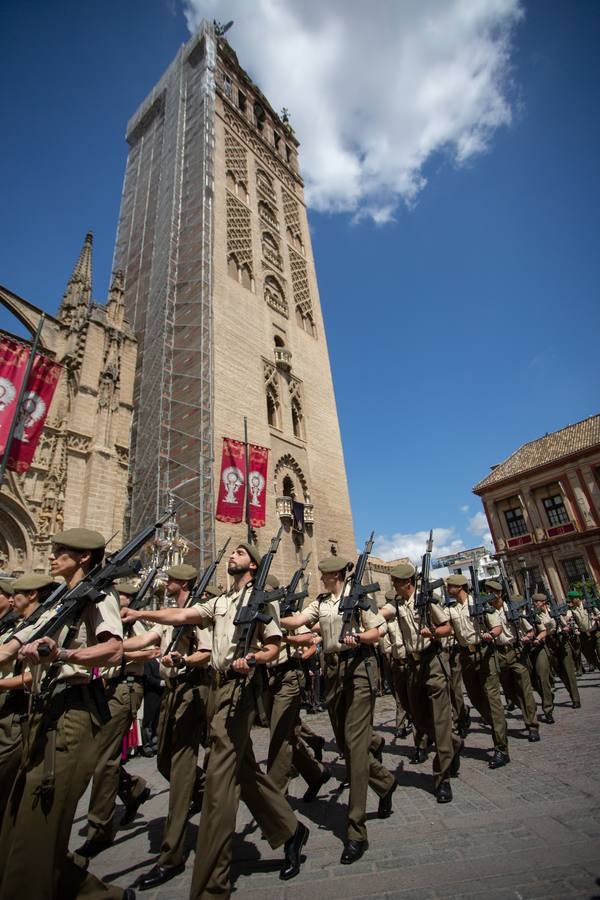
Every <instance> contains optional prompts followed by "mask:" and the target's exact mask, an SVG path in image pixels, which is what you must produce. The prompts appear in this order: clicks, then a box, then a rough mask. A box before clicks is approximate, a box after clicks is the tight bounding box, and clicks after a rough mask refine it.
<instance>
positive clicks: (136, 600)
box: [116, 566, 158, 609]
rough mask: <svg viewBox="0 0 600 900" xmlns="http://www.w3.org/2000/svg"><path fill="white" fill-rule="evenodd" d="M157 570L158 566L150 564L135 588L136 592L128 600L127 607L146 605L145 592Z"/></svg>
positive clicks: (135, 607)
mask: <svg viewBox="0 0 600 900" xmlns="http://www.w3.org/2000/svg"><path fill="white" fill-rule="evenodd" d="M157 572H158V566H152V568H151V569H150V571H149V572H148V574H147V575H146V577H145V578H144V580H143V582H142V583H141V585H140V586H139V588H138V589H137V591H136V593H135V594H134V595H133V597H132V598H131V600H130V601H129V609H143V608H144V606H145V605H146V594H147V593H148V591H149V590H150V588H151V587H152V582H153V581H154V579H155V578H156V574H157ZM116 588H117V591H118V590H119V586H118V585H117V586H116Z"/></svg>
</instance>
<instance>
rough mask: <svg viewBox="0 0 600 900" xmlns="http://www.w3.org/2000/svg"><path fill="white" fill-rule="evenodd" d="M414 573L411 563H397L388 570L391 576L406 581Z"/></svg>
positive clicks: (415, 571)
mask: <svg viewBox="0 0 600 900" xmlns="http://www.w3.org/2000/svg"><path fill="white" fill-rule="evenodd" d="M416 574H417V570H416V569H415V567H414V566H413V564H412V563H399V564H398V565H397V566H394V568H393V569H391V570H390V575H391V576H392V578H400V579H401V580H402V581H406V580H407V579H408V578H413V576H414V575H416Z"/></svg>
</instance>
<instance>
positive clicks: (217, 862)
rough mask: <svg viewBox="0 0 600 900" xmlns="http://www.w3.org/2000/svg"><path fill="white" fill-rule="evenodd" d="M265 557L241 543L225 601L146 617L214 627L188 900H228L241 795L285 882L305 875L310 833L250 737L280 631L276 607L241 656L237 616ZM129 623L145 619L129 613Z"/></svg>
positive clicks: (233, 556)
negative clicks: (279, 850)
mask: <svg viewBox="0 0 600 900" xmlns="http://www.w3.org/2000/svg"><path fill="white" fill-rule="evenodd" d="M260 560H261V557H260V555H259V553H258V551H257V549H256V547H254V546H253V545H252V544H238V545H237V547H236V548H235V550H234V551H233V552H232V554H231V556H230V557H229V562H228V567H227V571H228V573H229V575H231V576H232V578H233V587H232V588H231V589H230V590H229V591H227V592H226V593H224V594H221V595H220V596H219V597H216V598H214V599H211V600H208V601H205V602H203V603H198V604H196V605H194V606H190V607H187V608H186V609H162V610H158V611H157V612H152V613H145V615H146V617H147V618H148V619H149V620H150V621H152V622H157V623H162V624H167V623H171V624H173V625H183V624H188V625H190V624H200V625H204V626H211V627H212V656H211V666H212V671H213V677H212V693H211V711H212V715H211V718H210V735H209V747H210V753H209V759H208V767H207V772H206V783H205V789H204V801H203V806H202V815H201V817H200V826H199V828H198V843H197V850H196V859H195V863H194V874H193V878H192V887H191V893H190V897H191V898H192V900H199V898H209V897H211V896H214V895H215V894H221V895H223V896H226V897H228V896H229V894H230V892H231V887H230V881H229V868H230V865H231V844H232V839H233V834H234V832H235V819H236V813H237V806H238V803H239V796H240V792H241V795H242V797H243V799H244V802H245V803H246V805H247V806H248V807H249V808H250V809H251V811H252V813H253V815H254V817H255V819H256V820H257V822H258V824H259V826H260V827H261V829H262V831H263V834H264V835H265V837H266V838H267V840H268V841H269V843H270V845H271V847H273V848H275V847H279V846H281V845H282V844H283V845H284V851H285V861H284V864H283V866H282V868H281V870H280V872H279V877H280V878H281V879H282V880H284V881H287V880H288V879H290V878H293V877H294V876H295V875H297V874H298V872H299V871H300V853H301V850H302V847H303V846H304V844H305V843H306V841H307V839H308V828H307V827H306V826H305V825H303V824H302V823H301V822H298V821H297V819H296V817H295V816H294V814H293V812H292V810H291V808H290V806H289V804H288V802H287V801H286V799H285V798H284V796H283V794H282V793H281V791H280V790H279V789H278V788H276V787H275V785H274V784H273V781H272V780H271V779H270V778H269V776H268V775H265V774H263V773H262V772H261V770H260V769H259V767H258V765H257V764H256V760H255V758H254V751H253V749H252V741H251V738H250V731H251V728H252V725H253V723H254V721H255V718H256V697H257V694H260V693H261V691H262V687H263V686H262V679H261V673H260V669H259V666H260V664H262V663H267V662H271V661H273V660H274V659H275V658H276V657H277V655H278V652H279V646H280V642H281V629H280V628H279V624H278V620H279V614H278V610H277V608H276V606H275V604H267V606H266V608H265V614H266V615H268V616H271V617H272V619H271V621H269V622H268V623H266V624H263V623H260V624H259V625H258V628H257V633H256V635H255V640H254V643H253V645H252V647H251V650H250V652H249V653H248V654H247V655H246V656H244V657H241V658H238V657H237V656H236V652H237V644H238V628H237V626H234V624H233V622H234V618H235V617H236V614H237V612H238V608H239V607H240V606H242V605H245V604H246V603H247V602H248V599H249V597H250V593H251V591H250V587H251V582H252V579H253V576H254V574H255V572H256V569H257V568H258V566H259V565H260ZM122 615H123V617H124V619H125V621H128V620H130V619H135V618H140V617H141V616H140V613H137V612H133V611H131V610H123V613H122Z"/></svg>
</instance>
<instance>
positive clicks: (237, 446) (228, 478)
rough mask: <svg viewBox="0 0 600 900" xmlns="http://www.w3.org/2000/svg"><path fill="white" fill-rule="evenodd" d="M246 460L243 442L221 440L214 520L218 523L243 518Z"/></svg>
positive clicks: (239, 520)
mask: <svg viewBox="0 0 600 900" xmlns="http://www.w3.org/2000/svg"><path fill="white" fill-rule="evenodd" d="M245 487H246V459H245V447H244V442H243V441H234V440H232V439H231V438H223V455H222V457H221V478H220V479H219V496H218V499H217V513H216V518H217V519H218V520H219V522H231V523H232V524H233V523H236V522H241V521H242V520H243V518H244V496H245Z"/></svg>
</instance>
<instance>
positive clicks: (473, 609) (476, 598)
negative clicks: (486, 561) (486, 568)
mask: <svg viewBox="0 0 600 900" xmlns="http://www.w3.org/2000/svg"><path fill="white" fill-rule="evenodd" d="M469 571H470V573H471V591H472V594H473V602H472V603H470V604H469V615H470V616H471V618H472V619H475V623H476V625H477V631H478V633H479V634H481V631H482V629H483V630H484V631H487V630H488V628H487V622H486V620H485V617H486V615H487V614H488V613H489V612H491V610H490V607H489V602H490V600H492V599H493V596H492V595H491V594H482V593H481V592H480V590H479V580H478V578H477V572H476V570H475V566H474V565H471V566H469ZM492 645H493V642H492Z"/></svg>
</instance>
